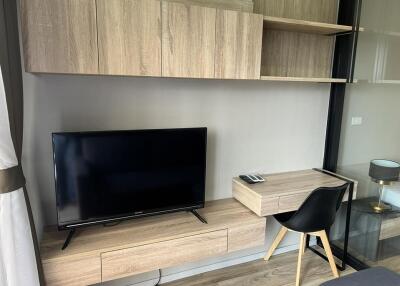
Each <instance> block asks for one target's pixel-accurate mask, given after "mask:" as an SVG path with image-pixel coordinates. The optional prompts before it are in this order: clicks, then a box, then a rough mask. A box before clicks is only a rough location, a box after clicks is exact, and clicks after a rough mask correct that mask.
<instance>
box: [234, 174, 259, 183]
mask: <svg viewBox="0 0 400 286" xmlns="http://www.w3.org/2000/svg"><path fill="white" fill-rule="evenodd" d="M239 178H240V179H242V180H243V181H245V182H246V183H248V184H257V183H262V182H265V179H264V178H263V177H261V176H259V175H240V176H239Z"/></svg>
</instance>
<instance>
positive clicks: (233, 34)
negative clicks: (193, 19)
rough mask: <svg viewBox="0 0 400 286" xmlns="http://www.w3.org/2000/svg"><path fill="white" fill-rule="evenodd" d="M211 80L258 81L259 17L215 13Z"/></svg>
mask: <svg viewBox="0 0 400 286" xmlns="http://www.w3.org/2000/svg"><path fill="white" fill-rule="evenodd" d="M216 27H217V28H216V51H215V53H216V54H215V77H216V78H228V79H259V78H260V69H261V48H262V32H263V17H262V15H255V14H249V13H242V12H236V11H227V10H217V23H216Z"/></svg>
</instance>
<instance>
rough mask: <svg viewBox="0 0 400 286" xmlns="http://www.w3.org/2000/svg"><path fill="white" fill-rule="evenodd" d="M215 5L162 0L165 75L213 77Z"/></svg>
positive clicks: (163, 71)
mask: <svg viewBox="0 0 400 286" xmlns="http://www.w3.org/2000/svg"><path fill="white" fill-rule="evenodd" d="M215 15H216V9H214V8H206V7H199V6H192V5H186V4H180V3H172V2H162V18H163V21H162V35H163V37H162V39H163V40H162V47H163V49H162V50H163V51H162V62H163V65H162V75H163V76H165V77H184V78H214V65H215V64H214V55H215V17H216V16H215Z"/></svg>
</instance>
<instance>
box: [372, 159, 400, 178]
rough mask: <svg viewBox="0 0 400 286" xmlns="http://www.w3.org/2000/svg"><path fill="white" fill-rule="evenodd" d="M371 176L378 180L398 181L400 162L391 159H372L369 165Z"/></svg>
mask: <svg viewBox="0 0 400 286" xmlns="http://www.w3.org/2000/svg"><path fill="white" fill-rule="evenodd" d="M369 176H370V177H371V178H372V179H373V180H376V181H386V182H393V181H398V180H399V176H400V164H399V163H397V162H395V161H390V160H372V161H371V163H370V165H369Z"/></svg>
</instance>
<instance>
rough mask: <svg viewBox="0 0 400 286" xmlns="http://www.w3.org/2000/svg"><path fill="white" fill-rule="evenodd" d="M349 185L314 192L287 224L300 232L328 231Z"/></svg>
mask: <svg viewBox="0 0 400 286" xmlns="http://www.w3.org/2000/svg"><path fill="white" fill-rule="evenodd" d="M349 185H350V184H349V183H346V184H344V185H342V186H339V187H332V188H330V187H328V188H325V187H324V188H318V189H316V190H314V191H313V192H312V193H311V194H310V195H309V196H308V197H307V199H306V200H305V201H304V202H303V204H302V205H301V206H300V208H299V209H298V210H297V211H296V213H295V214H294V215H293V216H292V217H291V218H290V219H289V221H288V223H289V224H290V225H291V227H292V228H293V229H294V230H296V231H300V232H314V231H320V230H326V229H328V228H329V227H331V226H332V224H333V223H334V221H335V216H336V212H337V211H338V209H339V207H340V204H341V202H342V200H343V196H344V194H345V192H346V190H347V188H348V187H349Z"/></svg>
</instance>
